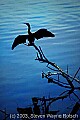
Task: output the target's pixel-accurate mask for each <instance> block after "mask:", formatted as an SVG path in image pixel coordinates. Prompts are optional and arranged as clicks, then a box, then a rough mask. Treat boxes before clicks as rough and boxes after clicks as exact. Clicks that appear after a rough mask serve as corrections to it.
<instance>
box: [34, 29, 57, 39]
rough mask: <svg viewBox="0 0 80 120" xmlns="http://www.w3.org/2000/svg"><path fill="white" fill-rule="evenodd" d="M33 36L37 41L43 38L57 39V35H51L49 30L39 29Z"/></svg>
mask: <svg viewBox="0 0 80 120" xmlns="http://www.w3.org/2000/svg"><path fill="white" fill-rule="evenodd" d="M33 34H34V37H35V38H36V39H37V40H38V39H40V38H43V37H55V35H54V34H53V33H51V32H50V31H48V30H47V29H39V30H38V31H36V32H35V33H33Z"/></svg>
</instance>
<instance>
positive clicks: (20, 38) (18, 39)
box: [12, 35, 28, 50]
mask: <svg viewBox="0 0 80 120" xmlns="http://www.w3.org/2000/svg"><path fill="white" fill-rule="evenodd" d="M26 39H28V35H19V36H17V37H16V38H15V40H14V42H13V44H12V50H13V49H14V48H15V47H16V46H17V45H19V44H22V43H26Z"/></svg>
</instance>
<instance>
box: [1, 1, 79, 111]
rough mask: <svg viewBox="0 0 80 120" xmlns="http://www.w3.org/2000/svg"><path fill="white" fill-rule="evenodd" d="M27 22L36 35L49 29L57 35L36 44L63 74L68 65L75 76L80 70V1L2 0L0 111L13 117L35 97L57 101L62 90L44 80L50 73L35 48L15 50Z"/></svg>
mask: <svg viewBox="0 0 80 120" xmlns="http://www.w3.org/2000/svg"><path fill="white" fill-rule="evenodd" d="M24 22H29V23H30V24H31V28H32V32H34V31H36V30H38V29H40V28H47V29H48V30H50V31H51V32H53V33H54V34H55V35H56V37H55V38H43V39H41V40H40V41H36V45H37V46H39V45H40V46H41V47H42V49H43V51H44V53H45V55H46V56H47V58H48V59H49V60H50V61H53V62H55V63H57V64H58V65H59V66H60V67H61V68H62V69H63V70H66V66H67V65H68V66H69V72H70V74H71V75H73V74H74V73H75V71H76V70H77V69H78V67H79V66H80V0H51V1H50V0H32V1H30V0H14V1H12V0H1V1H0V109H2V110H3V109H5V108H6V110H7V111H8V112H9V113H14V112H16V107H18V106H19V107H26V106H27V105H30V104H31V98H32V97H34V96H36V97H42V96H46V97H48V96H49V95H50V96H51V97H53V96H56V95H57V93H58V92H59V91H60V90H61V89H60V88H59V89H58V88H57V86H54V85H52V84H48V83H47V80H45V79H42V78H41V72H42V71H45V72H47V71H48V69H47V68H46V65H45V64H41V63H39V62H38V61H35V57H36V51H35V50H34V48H33V47H26V46H24V45H19V46H18V47H16V48H15V49H14V50H13V51H12V50H11V45H12V43H13V41H14V38H15V37H16V36H17V35H19V34H26V32H27V27H26V26H25V25H24V24H23V23H24ZM54 91H55V92H54ZM65 104H66V103H65ZM61 105H62V104H61ZM61 105H60V106H61ZM58 107H59V106H57V108H58ZM63 111H65V109H63Z"/></svg>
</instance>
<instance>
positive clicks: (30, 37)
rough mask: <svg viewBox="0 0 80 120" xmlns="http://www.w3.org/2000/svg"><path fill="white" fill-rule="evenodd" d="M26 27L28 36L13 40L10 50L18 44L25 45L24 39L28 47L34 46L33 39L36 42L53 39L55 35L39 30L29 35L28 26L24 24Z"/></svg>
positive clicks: (45, 30) (20, 36)
mask: <svg viewBox="0 0 80 120" xmlns="http://www.w3.org/2000/svg"><path fill="white" fill-rule="evenodd" d="M24 24H26V25H27V26H28V35H19V36H17V37H16V38H15V40H14V42H13V44H12V50H13V49H14V48H15V47H16V46H17V45H19V44H22V43H23V44H25V43H26V39H27V40H28V41H29V43H28V46H33V45H34V40H35V38H36V39H37V40H38V39H40V38H43V37H54V36H55V35H54V34H53V33H51V32H50V31H48V30H47V29H39V30H38V31H36V32H35V33H31V31H30V29H31V28H30V24H29V23H24Z"/></svg>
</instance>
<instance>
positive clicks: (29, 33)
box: [28, 25, 31, 34]
mask: <svg viewBox="0 0 80 120" xmlns="http://www.w3.org/2000/svg"><path fill="white" fill-rule="evenodd" d="M30 29H31V28H30V25H28V34H30V33H31V32H30Z"/></svg>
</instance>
